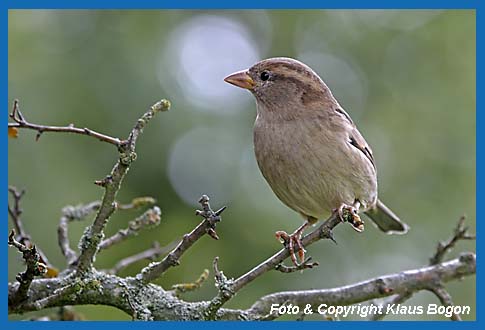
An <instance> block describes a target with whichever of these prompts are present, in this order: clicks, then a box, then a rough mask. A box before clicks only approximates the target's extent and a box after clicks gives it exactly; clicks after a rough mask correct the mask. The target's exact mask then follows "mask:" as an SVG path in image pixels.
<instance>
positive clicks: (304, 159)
mask: <svg viewBox="0 0 485 330" xmlns="http://www.w3.org/2000/svg"><path fill="white" fill-rule="evenodd" d="M326 129H327V130H328V127H327V125H326V123H325V122H322V121H317V120H307V121H303V120H300V121H299V120H291V121H277V122H273V121H270V120H265V118H263V117H261V116H258V117H257V119H256V122H255V126H254V150H255V155H256V160H257V163H258V166H259V168H260V170H261V172H262V174H263V176H264V178H265V179H266V181H267V182H268V184H269V185H270V187H271V188H272V190H273V192H274V193H275V194H276V196H277V197H278V198H279V199H280V200H281V201H282V202H283V203H284V204H286V205H287V206H288V207H290V208H292V209H293V210H295V211H297V212H300V213H303V214H306V215H310V216H313V217H315V218H322V217H325V216H327V215H328V214H329V213H330V212H331V210H332V209H334V208H336V207H338V206H339V205H340V204H341V203H348V204H351V203H353V202H354V200H355V199H356V198H358V197H359V198H364V197H365V198H366V199H372V198H374V197H373V196H370V195H372V194H374V195H376V193H377V192H376V190H377V186H376V179H375V172H373V171H371V170H370V169H367V168H360V166H361V165H359V162H358V160H356V159H355V158H353V157H352V155H351V154H349V152H352V150H351V149H350V148H348V149H347V148H346V146H345V144H344V143H345V141H344V137H343V135H340V134H339V133H338V132H334V133H333V134H326V133H325V132H324V130H326ZM346 162H350V163H352V164H348V165H347V166H345V163H346ZM356 170H357V172H358V173H355V171H356ZM374 186H375V187H374ZM367 191H369V193H367ZM366 194H368V195H369V196H363V195H366Z"/></svg>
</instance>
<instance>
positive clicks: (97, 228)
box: [77, 100, 170, 273]
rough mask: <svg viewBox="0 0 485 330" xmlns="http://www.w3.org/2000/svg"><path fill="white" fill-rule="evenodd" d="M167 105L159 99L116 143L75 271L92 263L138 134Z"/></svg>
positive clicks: (83, 268) (131, 157) (84, 270)
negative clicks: (116, 155) (115, 157)
mask: <svg viewBox="0 0 485 330" xmlns="http://www.w3.org/2000/svg"><path fill="white" fill-rule="evenodd" d="M169 108H170V102H169V101H167V100H162V101H160V102H157V103H156V104H155V105H153V106H152V107H151V108H150V110H148V111H147V112H146V113H145V114H143V116H142V117H141V118H140V119H138V121H137V123H136V124H135V126H134V127H133V129H132V130H131V133H130V135H129V137H128V139H127V140H125V141H123V142H122V143H121V144H120V145H119V147H118V149H119V153H120V154H119V156H120V157H119V159H118V161H117V162H116V164H115V166H114V167H113V169H112V170H111V172H110V174H109V175H108V176H107V177H106V178H105V179H104V180H102V183H100V185H102V186H103V187H104V189H105V191H104V195H103V199H102V201H101V206H100V207H99V210H98V212H97V214H96V217H95V219H94V222H93V224H92V225H91V226H90V227H88V228H86V230H85V232H84V234H83V236H82V237H81V240H80V242H79V247H80V250H81V255H80V256H79V258H78V262H77V270H78V272H79V273H85V272H86V271H88V270H90V268H91V266H92V264H93V261H94V257H95V255H96V253H97V252H98V249H99V244H100V243H101V241H102V240H103V238H104V233H103V229H104V227H105V226H106V223H107V222H108V219H109V217H110V216H111V215H112V214H113V212H114V211H115V208H116V203H115V198H116V194H117V193H118V190H119V189H120V185H121V182H122V180H123V178H124V176H125V174H126V172H127V171H128V169H129V168H130V165H131V163H132V162H133V161H134V160H135V159H136V153H135V145H136V141H137V139H138V136H139V135H140V134H141V133H142V131H143V129H144V128H145V126H146V124H147V123H148V122H149V121H150V120H151V119H152V118H153V116H154V115H155V114H156V113H157V112H160V111H166V110H168V109H169Z"/></svg>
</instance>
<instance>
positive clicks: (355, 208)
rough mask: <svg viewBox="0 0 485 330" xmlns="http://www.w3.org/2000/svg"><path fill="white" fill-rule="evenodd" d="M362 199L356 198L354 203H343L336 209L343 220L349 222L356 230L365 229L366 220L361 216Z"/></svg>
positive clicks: (361, 230)
mask: <svg viewBox="0 0 485 330" xmlns="http://www.w3.org/2000/svg"><path fill="white" fill-rule="evenodd" d="M359 208H360V201H359V200H357V199H356V200H355V202H354V205H347V204H345V203H342V204H341V205H340V206H339V207H338V208H337V210H336V212H337V213H338V216H339V218H340V220H342V222H348V223H350V224H351V225H352V228H354V230H355V231H358V232H359V233H360V232H363V231H364V221H363V220H362V219H361V218H360V216H359Z"/></svg>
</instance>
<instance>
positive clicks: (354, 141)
mask: <svg viewBox="0 0 485 330" xmlns="http://www.w3.org/2000/svg"><path fill="white" fill-rule="evenodd" d="M349 138H350V141H349V142H350V144H351V145H352V146H354V147H355V148H357V149H358V150H359V151H361V152H362V153H363V154H364V155H365V157H367V159H368V160H369V161H370V162H371V164H372V166H373V167H374V170H375V169H376V164H375V161H374V155H372V150H371V148H370V147H369V145H368V144H367V142H365V140H364V137H363V136H362V134H360V132H359V131H358V130H357V128H354V129H353V131H352V132H351V133H350V136H349Z"/></svg>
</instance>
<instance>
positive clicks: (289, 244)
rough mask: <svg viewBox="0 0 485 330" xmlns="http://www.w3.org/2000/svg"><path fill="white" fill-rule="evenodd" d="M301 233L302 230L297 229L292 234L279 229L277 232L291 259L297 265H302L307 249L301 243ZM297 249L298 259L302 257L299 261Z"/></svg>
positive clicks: (276, 234) (277, 236) (277, 237)
mask: <svg viewBox="0 0 485 330" xmlns="http://www.w3.org/2000/svg"><path fill="white" fill-rule="evenodd" d="M301 234H302V230H297V231H295V232H294V233H293V234H291V235H290V234H288V233H287V232H285V231H277V232H276V233H275V236H276V239H278V240H279V241H280V242H281V243H282V244H284V245H285V247H286V248H287V249H288V252H289V253H290V257H291V261H292V262H293V264H294V265H295V266H296V267H300V266H301V265H302V264H303V263H304V262H305V253H306V250H305V248H304V247H303V244H302V243H301ZM295 250H296V252H298V259H300V262H298V259H297V257H296V255H295Z"/></svg>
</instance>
